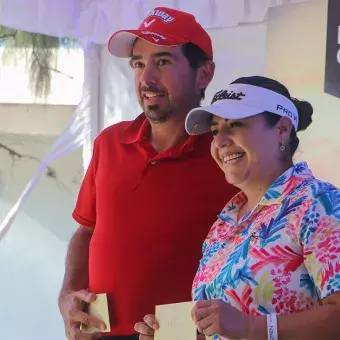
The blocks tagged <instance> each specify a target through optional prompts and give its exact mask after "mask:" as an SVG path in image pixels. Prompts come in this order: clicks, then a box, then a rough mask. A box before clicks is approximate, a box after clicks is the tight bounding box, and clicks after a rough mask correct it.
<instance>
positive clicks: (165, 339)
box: [155, 302, 197, 340]
mask: <svg viewBox="0 0 340 340" xmlns="http://www.w3.org/2000/svg"><path fill="white" fill-rule="evenodd" d="M194 305H195V303H194V302H182V303H174V304H169V305H161V306H156V320H157V321H158V323H159V329H158V330H157V331H156V332H155V340H196V335H197V329H196V325H195V323H194V322H193V321H192V319H191V310H192V309H193V308H194Z"/></svg>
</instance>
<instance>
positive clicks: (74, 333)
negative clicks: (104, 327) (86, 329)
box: [70, 324, 102, 340]
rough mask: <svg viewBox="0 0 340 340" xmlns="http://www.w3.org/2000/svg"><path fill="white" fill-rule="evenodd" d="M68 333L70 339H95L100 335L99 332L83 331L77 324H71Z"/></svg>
mask: <svg viewBox="0 0 340 340" xmlns="http://www.w3.org/2000/svg"><path fill="white" fill-rule="evenodd" d="M70 334H71V339H72V340H95V339H100V338H101V337H102V335H101V334H100V333H83V332H82V331H81V330H80V328H79V324H74V325H73V326H72V329H71V331H70Z"/></svg>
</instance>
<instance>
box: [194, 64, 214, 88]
mask: <svg viewBox="0 0 340 340" xmlns="http://www.w3.org/2000/svg"><path fill="white" fill-rule="evenodd" d="M214 74H215V63H214V62H213V61H212V60H207V61H205V62H204V63H203V65H202V66H200V67H199V68H198V70H197V76H196V81H197V86H198V88H199V89H205V88H206V87H207V86H208V85H209V84H210V82H211V81H212V79H213V77H214Z"/></svg>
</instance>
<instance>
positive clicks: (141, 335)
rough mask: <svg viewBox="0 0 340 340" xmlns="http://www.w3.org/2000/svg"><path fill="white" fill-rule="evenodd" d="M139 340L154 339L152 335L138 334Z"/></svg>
mask: <svg viewBox="0 0 340 340" xmlns="http://www.w3.org/2000/svg"><path fill="white" fill-rule="evenodd" d="M139 340H154V337H153V335H152V336H149V335H143V334H140V335H139Z"/></svg>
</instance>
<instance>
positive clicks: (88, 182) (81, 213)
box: [72, 138, 99, 228]
mask: <svg viewBox="0 0 340 340" xmlns="http://www.w3.org/2000/svg"><path fill="white" fill-rule="evenodd" d="M98 144H99V142H98V138H97V139H96V140H95V141H94V146H93V153H92V157H91V161H90V164H89V166H88V168H87V171H86V174H85V177H84V179H83V182H82V184H81V187H80V191H79V194H78V199H77V202H76V206H75V208H74V210H73V213H72V217H73V219H74V220H75V221H76V222H77V223H79V224H81V225H83V226H85V227H90V228H94V227H95V225H96V169H97V164H98V157H99V145H98Z"/></svg>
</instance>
